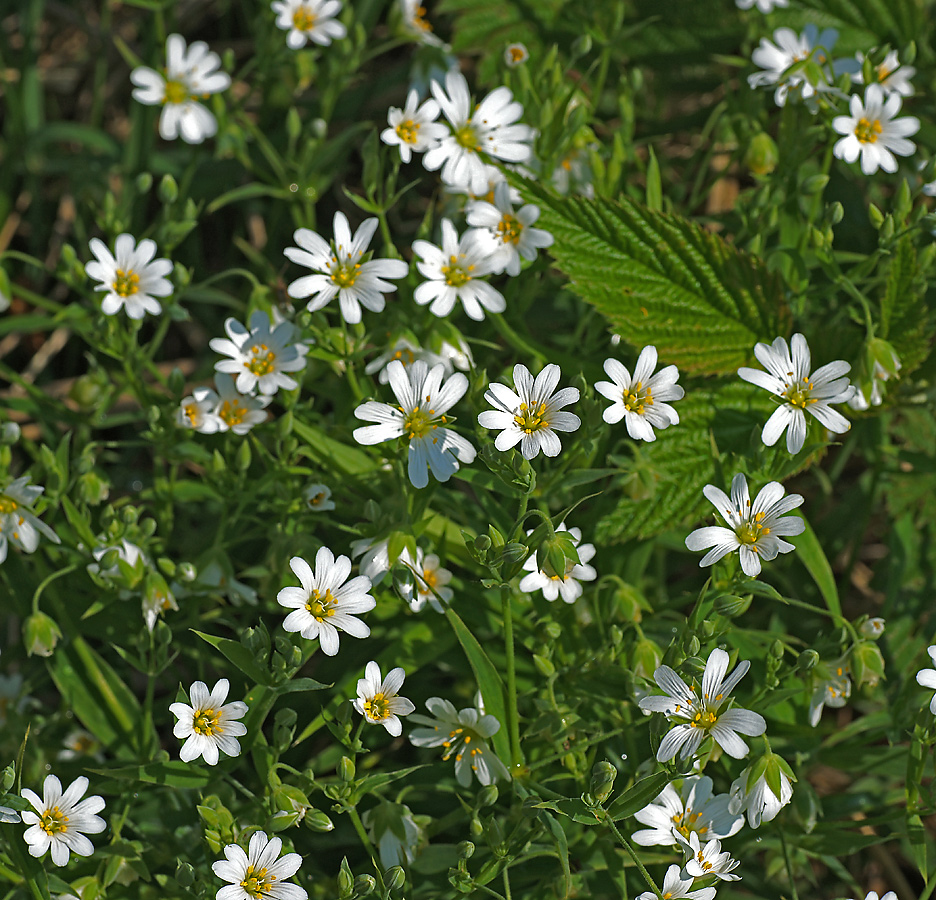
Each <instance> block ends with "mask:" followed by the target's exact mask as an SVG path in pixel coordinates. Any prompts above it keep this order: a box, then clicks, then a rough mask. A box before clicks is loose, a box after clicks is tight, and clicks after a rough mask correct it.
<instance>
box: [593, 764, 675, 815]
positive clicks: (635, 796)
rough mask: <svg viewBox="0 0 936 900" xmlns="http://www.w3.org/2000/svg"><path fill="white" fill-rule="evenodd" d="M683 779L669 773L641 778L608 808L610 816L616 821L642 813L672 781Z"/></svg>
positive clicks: (658, 773)
mask: <svg viewBox="0 0 936 900" xmlns="http://www.w3.org/2000/svg"><path fill="white" fill-rule="evenodd" d="M682 777H683V776H682V775H670V773H669V772H657V773H656V774H654V775H648V776H647V777H646V778H641V779H640V781H638V782H636V783H635V784H633V785H631V786H630V787H629V788H628V789H627V790H626V791H624V793H623V794H621V796H620V797H618V798H617V799H616V800H615V801H614V802H613V803H612V804H611V805H610V806H609V807H608V815H609V816H611V818H612V819H614V820H615V821H617V820H619V819H627V818H629V817H630V816H632V815H633V814H634V813H636V812H640V810H642V809H643V808H644V807H645V806H646V805H647V804H648V803H651V802H652V801H654V800H655V799H656V798H657V796H659V793H660V791H662V790H663V788H665V787H666V786H667V785H668V784H669V783H670V782H671V781H673V780H674V779H675V778H682Z"/></svg>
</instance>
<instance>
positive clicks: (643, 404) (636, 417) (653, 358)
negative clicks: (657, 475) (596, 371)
mask: <svg viewBox="0 0 936 900" xmlns="http://www.w3.org/2000/svg"><path fill="white" fill-rule="evenodd" d="M656 364H657V350H656V347H654V346H652V345H651V346H648V347H644V348H643V350H641V351H640V356H638V357H637V365H636V366H634V377H633V378H631V374H630V372H629V371H628V370H627V369H626V368H625V367H624V366H623V365H622V364H621V363H620V362H618V361H617V360H616V359H606V360H605V361H604V370H605V372H607V374H608V376H609V377H610V378H611V381H599V382H598V383H597V384H596V385H595V390H596V391H598V393H599V394H601V395H602V396H603V397H607V398H608V399H609V400H612V401H613V403H612V404H611V406H609V407H608V408H607V409H606V410H605V411H604V412H603V413H602V418H603V419H604V420H605V422H607V423H608V424H610V425H613V424H614V423H615V422H620V421H621V419H624V424H625V425H626V426H627V433H628V434H629V435H630V436H631V437H632V438H633V439H634V440H635V441H655V440H656V434H655V433H654V430H653V429H654V428H658V429H659V430H660V431H662V430H663V429H664V428H669V426H670V425H678V424H679V413H678V412H676V410H675V409H673V407H672V406H670V404H669V402H668V401H673V400H682V398H683V397H684V396H685V395H686V392H685V391H684V390H683V389H682V388H681V387H680V386H679V385H678V384H676V381H677V380H678V378H679V372H678V370H677V369H676V366H666V367H665V368H663V369H660V371H659V372H657V373H656V374H655V375H654V374H653V370H654V369H655V368H656Z"/></svg>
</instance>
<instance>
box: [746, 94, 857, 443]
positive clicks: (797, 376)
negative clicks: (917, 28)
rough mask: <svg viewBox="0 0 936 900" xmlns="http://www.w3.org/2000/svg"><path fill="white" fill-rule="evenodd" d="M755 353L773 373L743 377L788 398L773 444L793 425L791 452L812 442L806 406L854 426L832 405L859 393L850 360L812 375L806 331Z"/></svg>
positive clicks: (837, 428)
mask: <svg viewBox="0 0 936 900" xmlns="http://www.w3.org/2000/svg"><path fill="white" fill-rule="evenodd" d="M872 87H873V85H872ZM790 348H792V354H791V352H790ZM754 355H755V356H756V357H757V359H758V361H759V362H760V363H761V365H763V366H764V368H765V369H767V371H766V372H762V371H760V369H749V368H748V367H747V366H742V367H741V368H740V369H738V375H740V376H741V378H743V379H744V380H745V381H748V382H750V383H751V384H756V385H757V386H758V387H762V388H764V389H765V390H768V391H770V392H771V393H772V394H775V395H776V396H778V397H780V398H781V399H782V400H783V401H785V402H784V403H783V404H782V405H781V406H779V407H778V408H777V409H775V410H774V412H773V413H772V414H771V416H770V418H769V419H768V420H767V422H766V424H765V425H764V430H763V432H762V433H761V440H763V442H764V443H765V444H766V445H767V446H768V447H772V446H773V445H774V444H776V443H777V440H778V439H779V438H780V435H781V434H783V432H784V430H785V429H787V428H789V431H787V450H789V452H790V453H799V452H800V450H802V449H803V444H804V443H805V441H806V415H805V410H809V412H810V413H812V415H814V416H815V417H816V418H817V419H818V420H819V422H820V423H821V424H822V425H823V426H824V427H825V428H827V429H828V430H829V431H832V432H835V433H836V434H841V433H842V432H844V431H848V429H849V428H851V424H850V423H849V421H848V419H846V418H845V417H844V416H843V415H842V414H841V413H839V412H836V411H835V410H834V409H832V408H831V407H830V405H829V404H831V403H846V402H847V401H848V400H849V399H850V398H851V396H852V394H853V393H854V392H855V389H854V387H853V386H852V385H850V384H849V383H848V379H847V378H845V377H844V376H845V375H846V374H847V373H848V372H849V371H850V370H851V366H850V365H849V364H848V363H847V362H845V361H844V360H841V359H837V360H835V361H834V362H830V363H827V364H826V365H824V366H822V367H821V368H819V369H816V371H815V372H813V373H812V374H811V375H810V374H809V366H810V354H809V345H808V344H807V343H806V338H804V337H803V336H802V335H801V334H794V335H793V337H792V339H791V340H790V346H789V347H788V346H787V342H786V341H785V340H784V339H783V338H782V337H778V338H777V339H776V340H775V341H774V342H773V344H769V345H768V344H763V343H758V344H756V345H755V347H754Z"/></svg>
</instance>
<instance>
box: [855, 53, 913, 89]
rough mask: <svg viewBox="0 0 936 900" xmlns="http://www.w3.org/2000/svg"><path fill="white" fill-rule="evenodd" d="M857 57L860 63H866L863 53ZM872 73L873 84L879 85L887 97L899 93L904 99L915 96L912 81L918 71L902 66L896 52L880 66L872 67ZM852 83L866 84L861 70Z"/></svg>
mask: <svg viewBox="0 0 936 900" xmlns="http://www.w3.org/2000/svg"><path fill="white" fill-rule="evenodd" d="M857 56H858V62H859V63H864V59H865V56H864V54H863V53H862V52H861V51H859V52H858V54H857ZM871 71H872V74H873V75H874V82H872V84H873V83H875V82H876V83H877V84H879V85H880V86H881V88H882V89H883V91H884V93H885V95H887V94H893V93H897V94H900V95H901V96H902V97H912V96H913V85H912V84H910V79H911V78H913V76H914V75H916V69H915V68H914V67H913V66H902V65H901V64H900V60H899V59H898V57H897V51H896V50H891V51H890V53H888V54H887V56H885V57H884V59H883V60H882V61H881V62H880V63H879V64H878V65H876V66H872V69H871ZM852 81H853V82H854V83H855V84H863V83H864V73H863V72H862V70H861V69H859V70H858V71H857V72H856V73H855V74H854V75H852Z"/></svg>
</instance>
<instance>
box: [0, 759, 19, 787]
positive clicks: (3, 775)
mask: <svg viewBox="0 0 936 900" xmlns="http://www.w3.org/2000/svg"><path fill="white" fill-rule="evenodd" d="M14 781H16V770H15V769H14V768H13V765H12V764H10V765H9V766H7V767H6V768H5V769H4V770H3V772H0V791H3V792H4V793H6V792H7V791H8V790H9V789H10V788H11V787H13V782H14Z"/></svg>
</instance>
